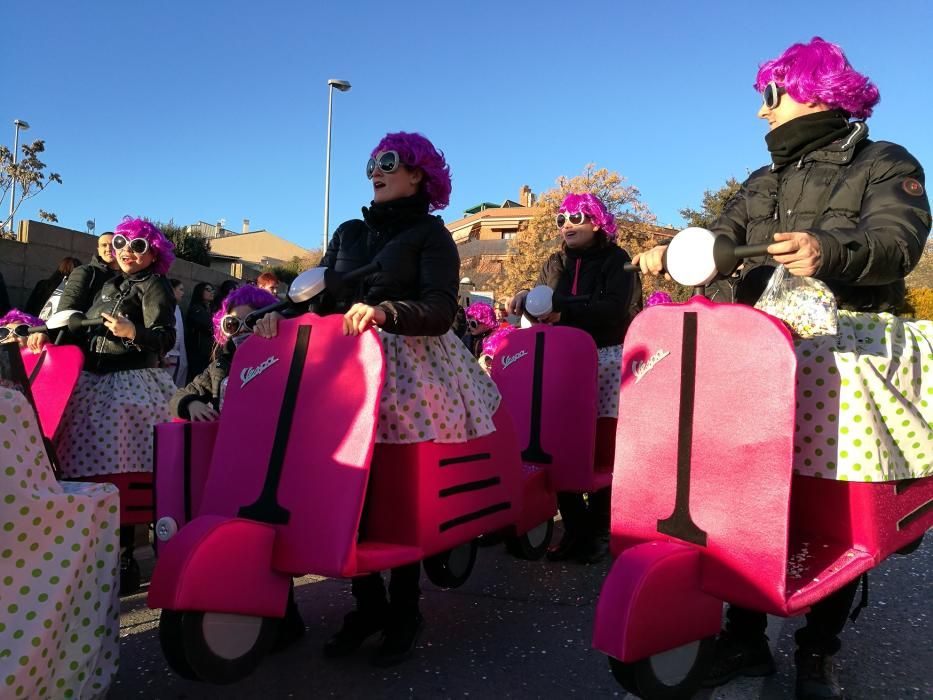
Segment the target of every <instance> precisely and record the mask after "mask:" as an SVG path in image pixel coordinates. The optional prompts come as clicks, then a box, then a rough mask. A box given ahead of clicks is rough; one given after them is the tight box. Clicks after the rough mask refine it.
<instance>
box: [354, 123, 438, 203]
mask: <svg viewBox="0 0 933 700" xmlns="http://www.w3.org/2000/svg"><path fill="white" fill-rule="evenodd" d="M382 151H396V152H397V153H398V155H399V158H400V159H401V161H402V165H405V166H406V167H408V168H412V169H413V168H418V169H419V170H421V172H422V173H424V180H423V182H422V185H421V187H422V189H423V191H424V193H425V194H426V195H427V196H428V203H429V204H428V211H437V210H438V209H443V208H444V207H446V206H447V205H448V204H449V203H450V166H448V165H447V161H446V160H444V153H443V152H442V151H439V150H437V149H436V148H435V147H434V144H432V143H431V142H430V141H428V140H427V139H426V138H425V137H424V136H422V135H421V134H411V133H407V132H405V131H399V132H396V133H394V134H386V135H385V136H383V137H382V141H380V142H379V143H378V144H377V145H376V147H375V148H374V149H373V152H372V153H371V154H370V155H372V156H375V155H376V154H377V153H380V152H382Z"/></svg>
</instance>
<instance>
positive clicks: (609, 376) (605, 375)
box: [596, 345, 622, 418]
mask: <svg viewBox="0 0 933 700" xmlns="http://www.w3.org/2000/svg"><path fill="white" fill-rule="evenodd" d="M596 354H597V362H598V368H597V374H596V386H597V393H596V400H597V402H598V403H597V406H596V415H597V417H599V418H618V417H619V387H620V386H621V385H622V346H621V345H610V346H609V347H607V348H599V349H598V350H597V351H596Z"/></svg>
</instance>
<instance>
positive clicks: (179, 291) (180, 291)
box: [174, 284, 185, 304]
mask: <svg viewBox="0 0 933 700" xmlns="http://www.w3.org/2000/svg"><path fill="white" fill-rule="evenodd" d="M174 291H175V303H177V304H180V303H181V300H182V299H184V298H185V285H183V284H179V285H178V286H177V287H175V290H174Z"/></svg>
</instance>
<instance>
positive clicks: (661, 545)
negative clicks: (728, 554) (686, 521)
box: [593, 541, 722, 663]
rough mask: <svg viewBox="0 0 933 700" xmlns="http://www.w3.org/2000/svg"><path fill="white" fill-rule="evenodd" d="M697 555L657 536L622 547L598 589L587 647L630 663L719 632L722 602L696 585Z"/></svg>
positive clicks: (698, 574) (697, 579) (698, 582)
mask: <svg viewBox="0 0 933 700" xmlns="http://www.w3.org/2000/svg"><path fill="white" fill-rule="evenodd" d="M702 556H703V555H702V552H700V551H699V550H697V549H694V548H692V547H687V546H684V545H680V544H677V543H674V542H661V541H657V542H649V543H646V544H641V545H637V546H635V547H632V548H630V549H627V550H625V551H624V552H622V554H621V555H620V556H619V557H618V558H617V559H616V560H615V562H613V565H612V569H611V570H610V571H609V576H608V577H607V578H606V581H605V583H604V584H603V589H602V591H601V592H600V594H599V602H598V603H597V605H596V624H595V627H594V631H593V647H594V648H595V649H598V650H599V651H601V652H603V653H605V654H608V655H609V656H612V657H613V658H616V659H619V660H620V661H623V662H625V663H630V662H633V661H639V660H641V659H646V658H648V657H650V656H653V655H654V654H658V653H660V652H663V651H668V650H670V649H675V648H677V647H679V646H682V645H684V644H688V643H690V642H693V641H696V640H699V639H704V638H706V637H710V636H713V635H715V634H716V633H717V632H719V627H720V623H721V620H722V601H721V600H719V599H718V598H714V597H713V596H711V595H709V594H707V593H704V592H703V591H702V590H701V589H700V581H701V576H700V569H701V557H702Z"/></svg>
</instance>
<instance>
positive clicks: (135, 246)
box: [110, 233, 149, 255]
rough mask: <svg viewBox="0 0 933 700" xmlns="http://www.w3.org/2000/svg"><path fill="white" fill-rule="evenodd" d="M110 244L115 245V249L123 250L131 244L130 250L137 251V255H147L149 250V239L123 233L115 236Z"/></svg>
mask: <svg viewBox="0 0 933 700" xmlns="http://www.w3.org/2000/svg"><path fill="white" fill-rule="evenodd" d="M110 245H112V246H113V249H114V250H123V249H124V248H126V247H127V246H129V248H130V251H131V252H133V253H136V255H145V254H146V251H148V250H149V241H147V240H146V239H145V238H127V237H126V236H124V235H123V234H122V233H118V234H117V235H116V236H114V237H113V241H111V243H110Z"/></svg>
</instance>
